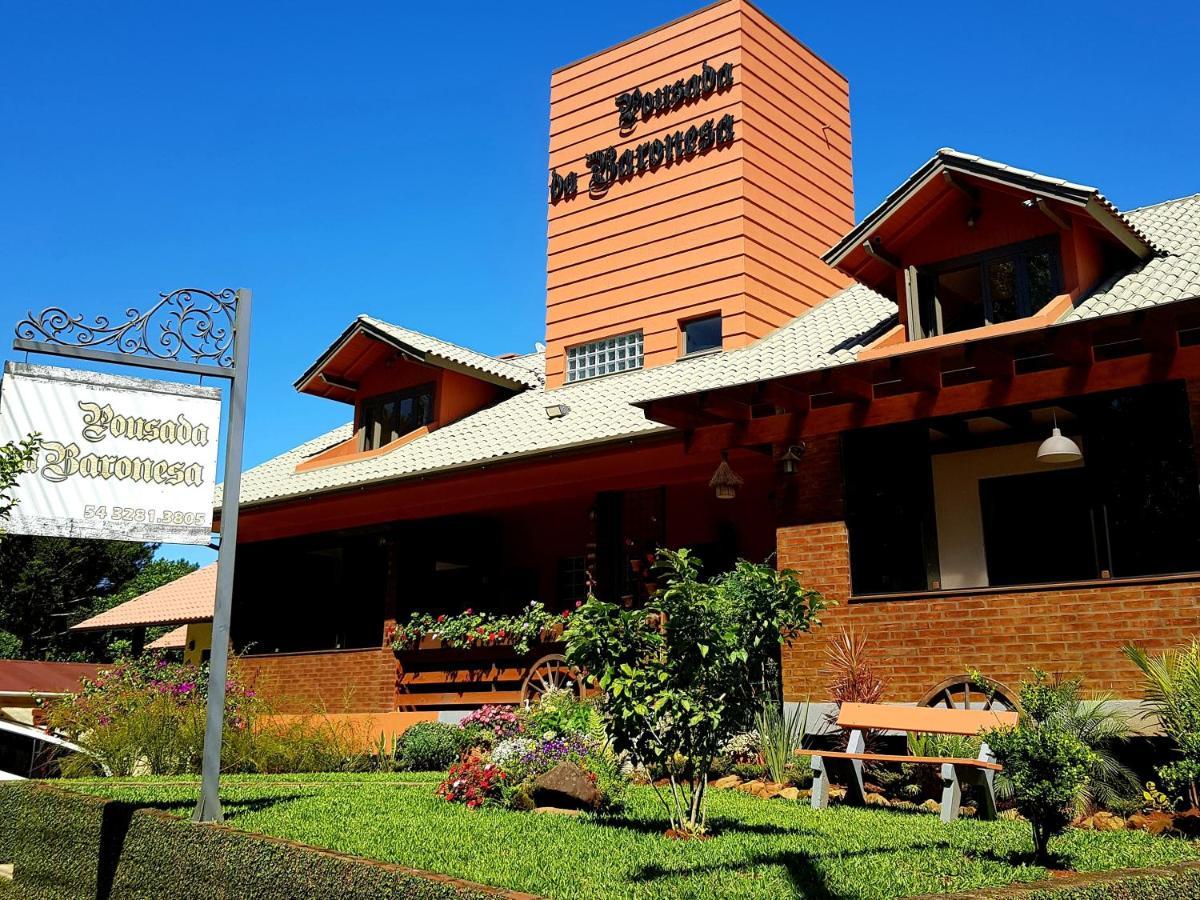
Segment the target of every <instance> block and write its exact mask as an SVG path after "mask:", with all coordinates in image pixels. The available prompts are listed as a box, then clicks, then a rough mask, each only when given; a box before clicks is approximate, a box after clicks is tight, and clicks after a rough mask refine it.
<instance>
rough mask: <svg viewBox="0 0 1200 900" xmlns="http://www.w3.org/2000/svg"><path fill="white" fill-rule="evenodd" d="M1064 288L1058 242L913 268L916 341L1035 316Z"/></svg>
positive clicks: (910, 279)
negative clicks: (1056, 243)
mask: <svg viewBox="0 0 1200 900" xmlns="http://www.w3.org/2000/svg"><path fill="white" fill-rule="evenodd" d="M1061 290H1062V277H1061V273H1060V268H1059V260H1058V248H1057V246H1056V245H1055V242H1054V241H1053V240H1050V241H1045V240H1043V241H1035V242H1033V243H1028V244H1018V245H1012V246H1009V247H1002V248H1000V249H999V250H993V251H989V252H988V253H982V254H978V255H976V256H971V257H966V258H963V259H957V260H951V261H950V262H945V263H940V264H938V265H936V266H927V267H921V268H917V267H910V268H909V270H908V299H909V305H908V317H909V335H910V336H911V338H912V339H913V340H916V339H918V338H922V337H930V336H932V335H935V334H951V333H953V332H956V331H965V330H966V329H968V328H980V327H982V326H984V325H995V324H997V323H1000V322H1011V321H1013V320H1014V319H1023V318H1025V317H1027V316H1031V315H1033V314H1034V313H1036V312H1037V311H1038V310H1040V309H1041V308H1042V307H1043V306H1045V305H1046V304H1047V303H1049V302H1050V300H1052V299H1053V298H1054V297H1055V296H1056V295H1057V294H1058V293H1059V292H1060V291H1061Z"/></svg>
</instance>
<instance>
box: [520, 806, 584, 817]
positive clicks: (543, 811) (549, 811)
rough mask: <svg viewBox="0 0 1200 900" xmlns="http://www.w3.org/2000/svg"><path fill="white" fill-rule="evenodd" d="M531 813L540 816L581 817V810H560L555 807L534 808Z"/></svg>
mask: <svg viewBox="0 0 1200 900" xmlns="http://www.w3.org/2000/svg"><path fill="white" fill-rule="evenodd" d="M532 812H535V813H537V814H538V815H540V816H580V815H583V810H581V809H560V808H559V807H557V806H535V807H534V808H533V810H532Z"/></svg>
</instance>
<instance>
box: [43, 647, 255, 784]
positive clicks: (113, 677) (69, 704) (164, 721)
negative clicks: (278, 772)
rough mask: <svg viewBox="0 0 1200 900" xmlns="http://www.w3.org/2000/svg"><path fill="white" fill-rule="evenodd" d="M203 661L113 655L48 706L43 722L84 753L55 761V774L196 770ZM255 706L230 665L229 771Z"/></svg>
mask: <svg viewBox="0 0 1200 900" xmlns="http://www.w3.org/2000/svg"><path fill="white" fill-rule="evenodd" d="M207 703H208V666H207V665H205V666H201V667H200V668H196V667H194V666H189V665H185V664H183V663H174V662H168V661H167V660H166V659H165V658H163V657H162V656H158V655H154V654H147V655H145V656H142V657H139V658H136V659H125V660H120V661H118V662H117V663H116V664H115V665H113V666H112V667H111V668H108V669H103V670H101V671H100V672H99V673H97V675H96V677H95V678H94V679H84V681H83V689H82V690H81V691H80V692H79V693H77V694H74V695H71V696H69V697H66V698H64V699H63V700H61V701H60V702H58V703H55V704H54V705H53V706H51V707H50V710H49V714H48V721H49V724H50V726H51V727H52V728H54V729H55V730H57V731H59V732H60V733H62V734H65V735H66V736H67V737H68V738H70V739H71V740H72V741H74V742H75V743H77V744H79V745H80V746H81V747H82V748H83V749H84V751H85V753H84V754H78V755H75V756H71V757H67V758H66V759H64V761H63V774H65V775H68V776H69V775H90V774H94V768H95V766H96V765H99V766H100V767H101V768H102V769H103V770H105V771H107V772H108V773H109V774H112V775H135V774H149V775H180V774H184V773H187V772H198V771H199V769H200V759H201V756H202V754H203V744H204V723H205V711H206V706H207ZM260 710H261V702H260V701H258V700H257V698H256V697H255V695H254V692H253V691H251V690H249V689H247V688H246V687H244V686H243V685H242V684H241V682H240V681H239V680H238V677H237V674H236V672H235V671H231V672H230V676H229V678H228V681H227V683H226V689H225V734H226V741H225V743H224V746H223V748H222V766H223V767H224V768H226V769H232V770H236V769H237V768H238V766H239V763H240V762H241V760H242V759H244V758H245V756H246V755H247V752H246V747H247V743H248V742H249V740H251V739H252V731H251V728H250V725H251V720H252V719H253V717H254V716H255V715H256V714H257V713H258V712H259V711H260Z"/></svg>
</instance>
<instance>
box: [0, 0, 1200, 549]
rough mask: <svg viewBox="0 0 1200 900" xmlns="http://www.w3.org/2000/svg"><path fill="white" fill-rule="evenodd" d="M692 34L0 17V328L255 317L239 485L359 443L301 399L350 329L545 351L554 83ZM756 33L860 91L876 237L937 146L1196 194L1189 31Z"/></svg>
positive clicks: (642, 15) (789, 6)
mask: <svg viewBox="0 0 1200 900" xmlns="http://www.w3.org/2000/svg"><path fill="white" fill-rule="evenodd" d="M697 5H699V0H692V2H679V0H662V2H655V0H645V2H641V3H629V4H601V5H598V6H597V5H584V6H581V7H568V6H563V5H562V4H561V3H546V2H540V0H537V2H525V3H521V4H499V3H465V4H464V3H457V4H450V3H442V4H407V3H405V4H401V3H395V2H388V3H385V2H374V3H359V2H341V3H307V2H292V3H286V4H285V3H261V2H260V3H245V2H243V3H237V4H234V3H224V2H206V3H203V4H179V3H161V2H156V3H133V2H112V3H103V4H96V3H91V4H85V3H82V2H77V3H53V4H49V3H43V4H36V3H18V2H16V0H0V325H3V327H4V328H8V327H9V326H8V325H7V324H5V323H9V322H15V320H16V319H18V318H19V317H20V316H21V315H22V314H23V313H24V312H25V311H26V310H27V309H29V308H40V307H42V306H47V305H56V304H57V305H65V306H68V307H70V308H71V309H73V310H77V311H79V312H83V313H88V314H95V313H101V312H110V313H111V312H120V311H121V310H123V309H124V308H125V307H127V306H129V305H134V304H145V303H147V302H149V301H151V300H152V298H154V297H155V295H156V292H158V291H160V290H165V289H169V288H172V287H178V286H184V285H193V284H194V285H198V286H203V287H217V286H223V285H232V286H235V287H236V286H248V287H251V288H253V289H254V291H255V317H254V318H255V320H254V347H253V356H252V376H251V388H250V407H249V410H250V411H249V420H248V435H247V446H246V458H247V462H248V463H250V464H253V463H257V462H261V461H262V460H264V459H266V458H268V457H270V456H272V455H273V454H275V453H277V452H279V451H282V450H285V449H287V448H289V447H291V446H294V445H295V444H296V443H299V442H300V441H302V440H305V439H307V438H309V437H311V436H313V435H315V434H317V433H320V432H321V431H323V430H326V429H328V428H331V427H333V426H335V425H337V424H340V423H341V422H342V421H344V420H345V418H346V407H344V406H341V405H340V404H335V403H332V402H330V401H325V400H319V399H316V398H310V397H304V396H301V395H298V394H296V393H295V392H294V391H293V390H292V387H291V384H292V382H293V380H294V379H295V377H296V376H297V375H299V374H300V372H301V371H303V369H304V368H305V367H306V366H307V365H308V364H309V363H310V362H311V361H312V360H313V359H314V358H315V357H316V356H317V355H318V354H319V353H320V352H321V351H322V350H323V349H324V348H325V347H326V346H327V345H328V344H329V342H330V341H332V340H333V339H334V338H335V337H336V336H337V335H338V333H339V332H340V331H341V330H342V329H343V328H344V327H345V326H346V325H347V324H348V322H349V321H350V320H351V319H352V318H353V316H355V315H356V314H358V313H360V312H369V313H373V314H375V315H378V316H380V317H382V318H384V319H388V320H391V321H396V322H400V323H403V324H405V325H407V326H410V327H413V328H417V329H420V330H423V331H428V332H431V333H433V334H437V335H439V336H442V337H446V338H448V339H451V340H454V341H457V342H460V343H465V344H468V345H471V346H473V347H476V348H478V349H481V350H484V351H487V352H491V353H501V352H505V351H520V352H523V351H528V350H530V349H532V346H533V342H534V341H536V340H540V339H541V335H542V330H543V327H544V316H543V313H544V289H545V261H544V254H545V214H546V209H545V205H546V190H545V185H544V181H545V164H546V148H547V136H546V135H547V121H546V120H547V110H548V102H549V101H548V94H549V77H550V72H551V70H552V69H553V68H555V67H557V66H560V65H563V64H565V63H567V62H570V61H572V60H574V59H576V58H578V57H580V56H584V55H587V54H589V53H592V52H595V51H597V50H600V49H603V48H604V47H606V46H608V45H610V44H613V43H616V42H618V41H620V40H622V39H624V38H627V37H630V36H632V35H634V34H637V33H638V32H640V31H644V30H646V29H648V28H652V27H654V26H656V25H659V24H661V23H663V22H665V21H668V20H670V19H672V18H675V17H677V16H679V15H682V14H684V13H686V12H689V11H691V10H692V9H694V8H696V6H697ZM761 5H762V7H763V8H764V10H765V11H766V12H767V13H768V14H770V15H772V16H773V17H774V18H775V19H776V20H777V21H779V22H780V23H781V24H782V25H783V26H784V27H786V28H787V29H789V30H790V31H791V32H792V33H793V34H795V35H796V36H797V37H798V38H800V39H801V40H802V41H804V42H805V43H807V44H808V45H809V46H810V47H812V48H813V49H814V50H815V51H816V52H817V53H819V54H821V55H823V56H824V57H825V58H826V59H828V60H829V61H830V62H831V63H832V64H833V65H834V66H835V67H837V68H838V69H839V70H840V71H841V72H843V73H844V74H845V75H846V76H847V77H848V78H849V79H850V84H851V100H852V110H851V114H852V123H853V129H854V134H853V137H854V164H855V181H856V201H857V207H858V213H859V215H862V214H863V213H864V212H866V211H868V210H869V209H871V208H872V207H873V206H874V205H875V204H876V203H877V202H878V201H879V200H880V199H881V198H882V197H883V196H884V195H885V194H886V193H887V192H888V191H889V190H890V189H891V188H892V187H894V186H895V185H896V184H897V183H898V182H899V181H900V180H902V179H903V178H904V177H905V176H906V175H908V174H909V173H910V172H911V171H912V170H913V169H915V168H916V167H917V166H918V165H920V164H921V163H922V162H924V160H925V159H927V158H928V157H929V155H930V154H931V153H932V152H933V151H934V150H935V149H936V148H938V147H941V146H952V147H956V148H958V149H960V150H965V151H969V152H973V153H979V154H981V155H984V156H988V157H991V158H993V159H999V160H1002V161H1005V162H1010V163H1012V164H1015V165H1020V166H1024V167H1027V168H1032V169H1035V170H1037V171H1040V172H1044V173H1047V174H1052V175H1057V176H1061V177H1065V178H1070V179H1073V180H1076V181H1083V182H1085V183H1090V184H1096V185H1098V186H1099V187H1100V188H1101V190H1103V191H1104V192H1105V193H1106V194H1107V195H1108V196H1109V197H1110V198H1111V199H1112V200H1113V201H1114V202H1115V203H1117V204H1118V205H1119V206H1122V207H1125V208H1129V207H1133V206H1139V205H1143V204H1147V203H1154V202H1157V201H1161V200H1165V199H1169V198H1173V197H1177V196H1181V195H1185V194H1191V193H1195V192H1197V191H1200V166H1198V165H1197V161H1198V160H1200V151H1197V149H1196V148H1197V147H1198V146H1200V116H1198V115H1197V112H1198V102H1197V99H1196V98H1197V97H1200V70H1198V69H1197V67H1196V66H1195V62H1194V58H1195V46H1194V45H1195V38H1196V35H1197V34H1200V12H1197V9H1196V7H1195V4H1194V3H1182V2H1178V3H1177V2H1171V3H1156V4H1152V5H1144V6H1141V7H1130V6H1129V5H1128V4H1116V3H1097V2H1087V3H1081V2H1056V3H1045V2H1041V3H1008V4H994V3H992V4H980V5H978V8H977V9H973V8H972V7H973V6H974V5H973V4H959V5H957V6H953V7H946V6H938V5H929V4H920V5H916V4H903V3H887V4H872V3H855V4H844V3H843V4H809V3H798V2H795V0H762V3H761ZM1148 10H1153V15H1150V14H1148V13H1147V12H1146V11H1148ZM4 333H5V334H7V333H9V332H4ZM6 345H7V344H6ZM9 355H10V357H11V354H9ZM164 554H165V555H171V556H174V555H179V548H164ZM185 555H187V556H189V557H190V558H195V559H197V560H200V561H207V560H208V559H209V558H210V557H211V554H210V553H208V552H207V551H202V550H189V551H187V552H186V553H185Z"/></svg>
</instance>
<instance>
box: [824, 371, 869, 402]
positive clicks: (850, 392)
mask: <svg viewBox="0 0 1200 900" xmlns="http://www.w3.org/2000/svg"><path fill="white" fill-rule="evenodd" d="M827 383H828V385H829V389H830V390H831V391H833V392H834V393H835V394H841V395H842V396H844V397H853V398H854V399H856V400H865V401H867V402H868V403H869V402H871V401H872V400H874V399H875V385H874V384H872V383H871V382H870V381H869V380H868V379H866V378H863V377H861V376H859V375H853V374H851V373H850V372H846V371H843V370H842V369H834V370H833V371H832V372H830V373H829V378H828V380H827Z"/></svg>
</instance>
